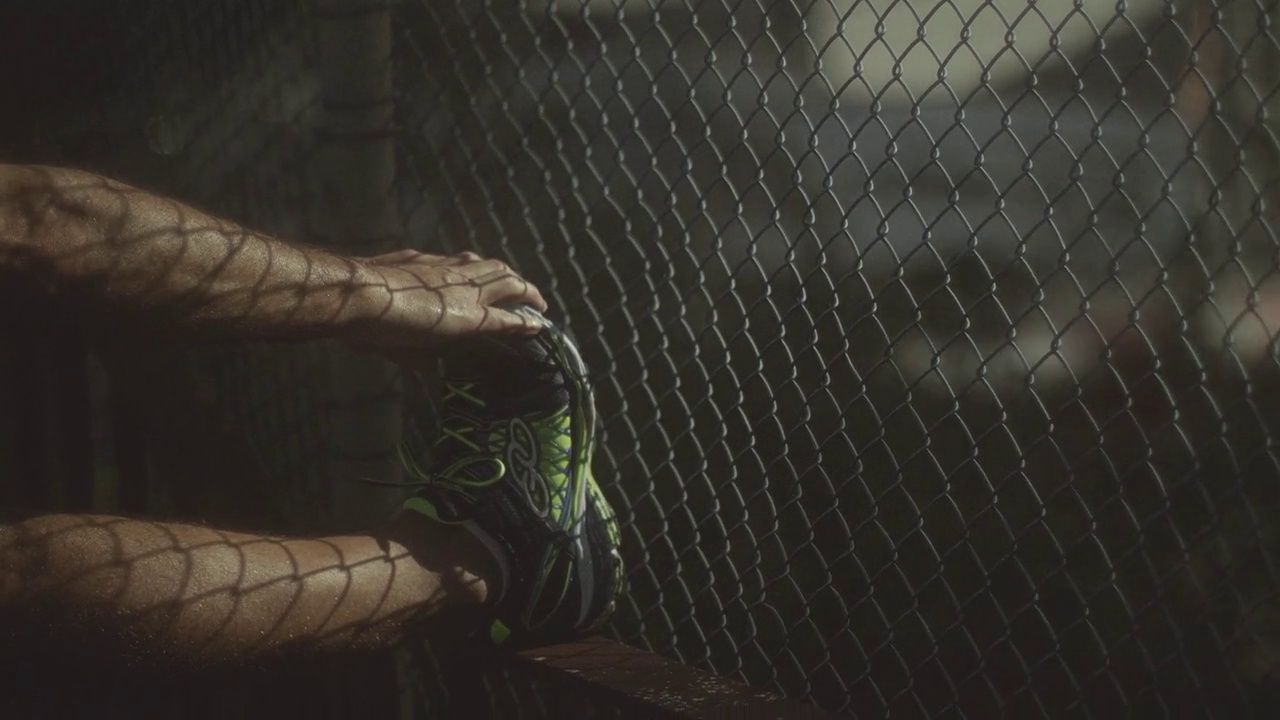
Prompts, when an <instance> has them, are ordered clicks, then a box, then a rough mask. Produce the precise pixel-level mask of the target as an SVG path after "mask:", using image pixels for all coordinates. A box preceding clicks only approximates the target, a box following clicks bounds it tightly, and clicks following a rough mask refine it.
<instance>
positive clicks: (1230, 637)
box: [0, 0, 1280, 717]
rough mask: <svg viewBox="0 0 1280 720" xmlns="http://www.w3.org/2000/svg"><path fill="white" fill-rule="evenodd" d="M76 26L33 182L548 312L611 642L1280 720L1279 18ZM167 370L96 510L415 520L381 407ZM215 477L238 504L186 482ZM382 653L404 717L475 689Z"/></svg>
mask: <svg viewBox="0 0 1280 720" xmlns="http://www.w3.org/2000/svg"><path fill="white" fill-rule="evenodd" d="M78 5H79V4H78V3H70V2H65V0H63V1H60V2H53V3H48V5H47V8H48V9H45V10H40V11H38V12H37V11H32V12H35V13H36V14H40V13H44V14H43V15H42V16H41V17H39V18H37V19H36V21H38V22H39V23H44V25H43V26H42V27H47V28H56V27H64V28H81V29H82V32H81V33H80V34H75V33H72V34H70V35H67V34H64V35H62V36H60V39H58V43H61V44H57V43H55V46H54V48H53V49H51V50H46V52H47V54H48V56H49V58H50V59H49V60H48V61H49V62H52V63H54V64H55V65H56V66H57V67H60V68H62V72H64V73H65V74H66V77H67V78H75V79H76V82H75V83H72V84H70V85H67V84H64V85H62V86H56V85H55V86H46V85H44V84H43V83H42V84H40V85H38V86H36V85H33V86H31V87H18V88H17V90H20V91H21V93H18V94H25V96H26V97H28V98H31V97H36V98H44V99H45V100H47V101H48V102H47V103H46V104H48V105H49V107H50V108H52V109H50V110H48V114H47V115H38V116H31V117H32V118H35V119H30V118H28V119H27V120H24V118H23V116H22V115H21V114H13V113H6V114H5V115H6V117H5V118H3V119H0V122H3V123H5V124H6V126H7V128H8V129H6V131H5V134H4V135H5V137H4V139H0V146H4V145H7V146H9V148H8V150H7V152H8V153H9V155H10V158H9V159H22V160H28V159H29V160H39V161H45V162H52V161H58V162H70V163H75V164H79V165H85V166H89V167H92V168H93V169H96V170H99V171H102V172H107V173H112V174H117V175H121V176H123V177H125V178H126V179H130V180H133V181H135V182H140V183H142V184H144V185H149V186H151V187H156V188H160V189H163V190H165V191H166V192H170V193H172V194H175V195H178V196H180V197H182V198H184V199H188V200H192V201H195V202H197V203H200V204H202V205H204V206H205V207H209V208H210V209H213V210H215V211H218V212H221V213H225V214H228V215H231V216H233V217H235V218H236V219H238V220H242V221H245V222H249V223H251V224H254V225H255V226H257V227H262V228H264V229H267V230H270V231H272V232H275V233H278V234H280V235H282V236H285V237H290V238H298V239H305V240H309V241H311V242H318V243H326V244H330V245H334V246H337V247H340V248H343V249H345V250H348V251H351V252H359V253H365V254H371V253H372V252H375V251H377V250H379V249H381V248H386V247H396V246H403V245H406V244H408V245H413V246H415V247H421V248H431V249H447V250H450V251H458V250H463V249H470V250H475V251H477V252H480V253H481V254H485V255H494V256H500V257H504V258H507V259H509V260H510V261H511V262H512V264H513V265H515V266H517V267H518V268H519V269H520V270H521V271H522V272H523V273H524V274H525V275H526V276H527V277H529V278H530V279H531V280H533V281H534V282H535V283H536V284H538V285H539V286H540V287H541V288H542V289H543V290H544V292H545V293H546V294H547V296H548V298H549V299H550V300H551V302H552V305H553V307H554V309H555V312H556V313H557V314H558V315H559V316H560V317H562V318H564V319H566V320H567V322H568V324H569V325H570V326H571V327H572V329H573V330H574V331H575V333H576V334H577V336H578V337H579V339H580V340H581V342H582V344H583V349H584V352H585V354H586V356H587V358H588V361H589V363H590V365H591V367H592V369H593V372H594V373H595V383H596V387H597V393H598V400H597V401H598V405H599V407H600V410H601V412H602V415H603V418H604V425H603V438H602V442H601V446H600V454H599V456H598V458H597V464H596V467H595V470H596V475H597V477H598V478H600V479H601V480H602V481H603V484H604V487H605V492H606V494H607V495H608V497H609V498H610V500H611V501H613V502H614V503H615V505H616V507H617V509H618V511H619V513H620V516H621V518H622V520H623V522H624V524H625V530H624V543H625V546H624V548H623V552H624V556H625V558H626V560H627V563H628V568H629V575H628V582H629V592H628V595H627V597H626V600H625V602H623V603H622V605H621V607H620V610H619V613H618V616H617V617H616V619H615V621H614V623H613V625H612V626H611V632H612V633H613V634H615V635H616V636H617V637H619V638H620V639H622V640H625V641H627V642H629V643H632V644H636V645H639V646H643V647H646V648H649V649H652V650H656V651H658V652H661V653H663V654H666V655H670V656H673V657H676V658H678V659H680V660H682V661H684V662H687V663H690V664H694V665H697V666H701V667H705V668H708V669H711V670H714V671H715V672H718V673H722V674H728V675H735V676H739V677H741V678H743V679H745V680H747V681H748V682H750V683H752V684H754V685H758V686H762V687H768V688H772V689H775V690H779V691H782V692H784V693H785V694H787V695H790V696H795V697H804V698H808V699H810V700H811V701H812V702H813V703H815V704H817V705H818V706H820V707H822V708H824V709H827V710H830V711H834V712H838V713H849V714H867V715H871V716H878V715H882V714H887V713H895V714H907V715H915V714H926V715H941V714H947V713H951V712H960V713H963V714H967V715H974V716H988V715H992V714H996V713H1002V714H1008V715H1014V716H1019V717H1022V716H1036V715H1046V714H1060V713H1063V712H1077V713H1081V714H1100V715H1109V714H1112V713H1114V712H1116V711H1118V710H1119V709H1120V708H1128V709H1129V710H1130V711H1134V712H1142V713H1144V714H1145V713H1148V712H1151V713H1161V714H1182V713H1184V712H1186V711H1188V710H1190V709H1197V710H1198V711H1203V713H1204V714H1212V715H1223V716H1228V717H1236V716H1240V715H1242V714H1246V713H1255V714H1264V713H1266V712H1267V711H1268V710H1271V711H1274V709H1275V708H1276V707H1277V706H1278V705H1280V698H1278V697H1277V695H1276V691H1275V689H1274V688H1275V687H1276V679H1277V676H1278V675H1277V672H1278V670H1280V597H1278V594H1277V593H1278V592H1280V584H1278V580H1277V572H1276V567H1275V565H1276V562H1277V557H1276V552H1277V548H1278V546H1280V528H1278V527H1277V521H1276V510H1277V503H1278V502H1280V493H1278V492H1277V491H1278V489H1280V485H1278V483H1277V477H1278V476H1280V467H1278V459H1277V457H1276V454H1275V449H1274V447H1273V440H1272V437H1273V431H1274V430H1276V429H1280V428H1276V427H1275V426H1276V423H1277V422H1280V403H1277V402H1276V401H1275V398H1276V397H1277V396H1276V393H1277V392H1278V391H1280V366H1278V364H1277V355H1276V347H1275V335H1276V328H1277V325H1278V324H1280V285H1277V280H1276V279H1275V277H1274V273H1275V271H1276V269H1277V267H1278V266H1280V255H1278V254H1277V238H1276V235H1275V222H1276V208H1275V204H1276V202H1277V200H1278V199H1277V198H1276V196H1275V193H1276V191H1277V180H1278V179H1280V158H1278V157H1277V138H1276V136H1275V134H1274V128H1275V119H1274V112H1275V110H1276V109H1277V108H1276V100H1277V98H1276V92H1277V87H1278V83H1280V72H1278V71H1277V69H1276V68H1277V67H1280V45H1278V43H1277V39H1276V37H1275V35H1274V34H1273V32H1274V31H1273V27H1272V20H1273V18H1276V17H1277V12H1276V9H1275V6H1274V4H1273V3H1272V4H1259V3H1246V2H1243V1H1242V0H1227V1H1224V2H1210V1H1207V0H1171V1H1168V2H1161V1H1160V0H1131V1H1128V2H1122V3H1118V4H1117V3H1112V2H1103V1H1102V0H1074V1H1071V0H1039V2H1034V3H1027V2H1020V1H1019V0H988V1H986V2H982V1H980V0H946V1H943V2H925V1H924V0H898V1H896V2H891V1H889V0H883V1H882V0H773V1H769V0H684V1H683V2H672V1H668V0H572V1H570V0H563V1H559V0H527V1H526V2H520V3H515V2H497V1H496V0H486V1H484V2H481V1H479V0H400V1H399V2H395V3H392V4H383V3H380V2H364V1H363V0H361V1H357V0H333V1H332V2H322V3H318V4H316V3H310V2H301V1H297V2H274V1H270V0H236V2H205V1H200V0H192V1H189V2H181V3H163V4H162V3H150V2H139V1H138V0H131V1H130V2H125V3H117V4H115V5H114V6H113V7H112V8H111V9H110V10H108V9H99V10H95V11H93V12H88V11H86V10H85V8H81V7H78ZM60 13H61V14H60ZM86 14H87V16H88V17H87V19H86V17H85V16H86ZM76 18H79V19H76ZM36 21H33V22H36ZM90 30H92V32H90ZM58 48H62V49H61V50H59V49H58ZM95 48H96V49H95ZM60 53H62V54H60ZM14 55H15V57H17V56H18V53H14ZM37 57H44V56H42V55H39V54H37ZM100 57H111V58H118V60H119V61H118V62H115V63H110V64H108V63H103V62H101V60H100V59H99V60H96V61H95V60H93V59H94V58H100ZM67 87H71V88H75V89H77V91H76V92H74V93H68V92H65V89H66V88H67ZM60 88H61V89H60ZM15 92H16V91H15ZM47 117H57V118H59V121H58V122H57V123H50V122H48V121H47V119H46V118H47ZM24 123H25V124H24ZM37 125H38V126H39V127H36V126H37ZM352 197H354V198H357V199H356V200H354V201H348V202H346V204H345V205H343V207H345V208H346V209H345V210H342V209H338V210H335V209H334V204H335V202H337V201H338V200H341V199H342V198H352ZM335 199H336V200H335ZM353 206H354V209H352V207H353ZM94 363H95V364H94V365H92V366H91V369H93V368H96V367H97V364H96V363H97V361H96V360H95V361H94ZM104 364H105V365H107V366H110V365H111V362H110V359H109V358H108V359H107V360H105V361H104ZM156 366H157V367H159V368H160V369H159V370H156V367H148V368H146V369H143V370H139V369H137V368H134V369H133V370H132V371H123V372H111V373H108V374H110V375H112V378H111V382H112V383H114V387H116V388H117V390H116V392H117V393H119V392H120V390H119V388H126V389H128V388H131V387H132V388H134V389H137V390H138V392H139V393H143V391H144V389H145V388H143V386H149V385H150V386H156V385H158V386H159V387H160V388H161V390H159V391H157V390H155V388H154V387H152V394H153V395H164V396H166V397H168V398H169V399H168V400H167V402H169V403H170V404H171V405H176V404H181V405H182V406H183V407H182V412H181V413H166V412H164V410H163V408H164V407H165V406H164V405H163V402H164V401H163V400H157V401H156V402H157V403H160V404H159V405H156V403H152V405H151V406H149V407H150V410H149V411H148V412H150V413H152V415H153V416H154V417H153V418H152V420H151V421H150V423H151V424H150V425H149V426H148V427H151V428H152V429H151V430H149V431H147V432H143V433H141V434H142V435H144V436H147V437H149V438H150V445H149V448H150V449H149V450H147V452H146V453H143V454H144V455H146V456H147V458H149V459H144V460H138V461H135V462H134V466H136V467H135V470H134V475H137V474H138V473H142V472H143V471H141V470H137V468H139V467H141V468H144V469H145V468H149V469H150V470H149V472H150V475H149V476H148V477H150V478H151V481H150V482H149V483H148V484H145V485H144V487H143V490H141V491H139V490H138V489H137V487H138V485H137V483H136V482H135V483H133V484H130V483H129V482H126V481H124V480H120V479H119V478H118V477H117V474H119V475H120V477H125V476H128V475H129V472H130V471H129V470H128V468H126V469H125V470H121V471H119V473H117V471H116V470H112V471H110V472H106V471H103V470H101V469H99V471H98V473H99V477H98V482H97V485H96V487H97V488H98V489H97V490H95V493H96V495H95V498H96V499H95V501H94V503H95V506H96V507H99V508H105V509H111V508H113V507H125V508H126V509H130V510H136V511H142V510H150V511H165V510H170V511H174V510H176V511H183V512H193V511H196V510H198V512H199V514H200V515H201V516H202V517H205V518H206V519H209V520H219V519H225V520H232V519H234V520H236V521H240V522H246V521H249V522H254V523H259V524H267V525H271V526H273V527H287V528H293V529H299V530H317V529H328V528H332V527H357V526H360V525H361V524H362V523H368V522H369V521H370V519H371V518H376V517H378V516H380V514H382V513H385V512H386V509H387V508H388V507H392V506H394V503H395V498H394V497H390V496H376V497H375V496H370V495H367V494H365V493H367V492H368V491H367V489H365V488H357V489H353V488H352V487H351V485H350V484H349V483H347V482H345V481H344V480H343V479H342V478H343V477H347V476H350V475H351V474H353V473H355V472H357V470H358V472H360V473H361V474H364V475H376V474H387V473H392V474H393V473H394V472H395V470H394V468H393V467H392V466H391V465H390V464H387V463H386V462H385V461H386V459H387V458H389V457H391V455H390V454H389V453H390V451H389V448H394V445H395V442H396V441H397V440H398V433H399V429H398V421H397V418H399V416H400V414H401V412H402V409H403V408H402V406H403V401H402V398H401V394H400V389H399V381H398V379H397V377H396V376H395V374H394V372H391V371H390V370H389V369H387V368H385V367H383V366H379V365H376V364H364V363H363V362H362V361H361V360H360V359H358V358H353V357H349V356H348V355H346V354H344V351H342V350H341V349H338V348H330V347H326V346H319V345H301V346H296V347H290V348H279V347H269V346H252V347H247V348H220V349H212V350H210V349H200V350H180V351H173V352H172V353H171V354H169V355H165V356H163V362H161V361H157V362H156ZM93 372H94V373H98V372H99V371H97V370H94V371H93ZM130 372H132V373H133V375H134V378H133V381H132V384H131V381H130V379H129V378H130ZM99 374H101V373H99ZM91 375H93V373H91ZM138 376H140V377H138ZM93 377H98V376H97V375H93ZM157 377H164V378H169V379H170V380H169V382H168V384H164V383H157V381H156V378H157ZM95 382H97V383H98V384H99V385H101V384H103V383H105V382H106V381H104V380H102V379H101V378H99V379H98V380H96V381H95ZM93 397H97V396H96V395H95V396H93ZM174 398H177V399H176V400H175V399H174ZM192 398H194V401H192V400H191V399H192ZM104 403H105V404H104ZM91 404H92V403H91ZM99 404H102V405H103V407H102V408H99V409H98V410H96V411H95V412H96V413H97V415H99V416H102V417H100V418H99V420H100V424H104V425H111V424H113V423H114V424H115V425H117V426H118V425H120V423H121V422H122V421H121V415H120V413H114V414H113V412H112V411H111V407H112V406H111V403H110V402H108V401H103V403H99ZM95 407H97V405H95ZM157 407H159V408H160V409H159V410H157V409H156V408H157ZM104 408H105V409H104ZM144 415H145V413H144ZM178 415H181V416H182V417H184V418H188V419H187V420H185V421H184V422H182V423H176V424H175V423H174V422H173V418H174V417H175V416H178ZM125 417H126V419H127V417H128V415H127V413H126V415H125ZM139 422H142V424H144V425H146V424H147V423H146V421H145V418H144V420H143V421H139ZM156 426H165V427H161V428H160V429H156ZM352 428H357V429H356V430H352ZM362 428H363V429H364V430H361V429H362ZM370 428H372V429H370ZM178 436H182V437H193V436H199V437H201V438H203V442H204V443H206V444H207V445H208V447H204V446H199V447H198V446H197V444H193V443H192V442H187V443H185V444H176V445H175V444H173V443H170V442H167V441H165V440H164V438H166V437H178ZM116 437H117V440H116V441H114V442H115V445H114V447H110V448H108V450H107V451H103V452H106V453H107V454H110V455H111V456H112V457H111V458H109V459H108V460H109V462H108V461H107V460H102V461H101V462H98V464H97V465H96V467H99V468H101V467H105V466H108V465H110V466H111V467H115V466H116V465H121V464H122V463H123V464H125V465H128V462H127V461H128V459H129V458H131V457H133V454H131V450H130V448H131V445H130V444H129V442H128V439H129V438H130V437H132V436H130V435H129V434H128V433H124V434H119V433H117V436H116ZM120 438H124V440H123V441H122V440H120ZM108 445H110V443H108ZM228 448H231V450H228ZM99 454H102V453H99ZM200 456H218V457H220V462H221V465H217V466H214V467H218V468H222V469H225V467H226V464H227V463H233V464H235V463H238V465H237V467H239V468H241V469H246V470H245V472H242V473H240V474H238V475H236V477H237V478H239V479H238V480H237V482H239V483H240V484H241V485H243V487H242V488H241V490H242V492H237V493H236V494H231V493H228V492H226V488H225V485H223V484H220V483H225V482H226V473H225V472H222V471H219V472H216V473H215V472H210V473H208V475H209V477H207V478H205V479H204V481H202V482H196V483H185V484H181V485H179V483H177V482H176V481H175V482H173V483H172V485H171V486H170V485H168V484H165V483H164V482H162V481H161V478H164V477H168V476H170V475H175V476H176V474H182V473H184V472H185V473H187V474H190V473H191V468H190V466H191V464H192V462H191V458H192V457H200ZM166 458H167V460H166ZM99 459H100V460H101V458H99ZM112 463H115V464H114V465H112ZM104 473H105V475H104ZM143 474H146V473H143ZM122 488H123V489H122ZM129 488H134V489H132V490H130V489H129ZM357 490H358V492H359V493H361V496H360V497H359V498H356V497H355V496H354V495H353V493H354V492H356V491H357ZM246 497H248V498H252V499H253V502H252V503H248V504H251V505H252V506H253V513H251V517H248V516H246V512H247V511H246V509H245V507H244V506H245V505H246V502H245V498H246ZM130 498H133V499H132V500H130ZM396 662H397V667H398V668H399V672H400V675H401V677H402V678H403V679H404V682H402V683H401V687H400V692H401V693H402V695H403V697H402V702H403V705H404V706H405V707H417V708H421V707H423V706H424V705H425V704H427V703H429V702H434V701H432V700H431V698H438V697H440V696H441V695H442V694H447V690H446V689H444V688H438V687H434V685H437V684H438V682H437V681H436V680H435V679H434V678H437V677H438V676H439V673H438V672H437V670H438V668H436V666H435V665H434V664H433V662H432V661H431V660H430V659H429V656H423V657H419V656H418V654H414V655H413V657H409V656H405V657H402V658H400V659H399V660H398V661H396ZM497 685H501V686H503V687H496V686H495V687H491V690H492V691H493V692H492V693H491V694H492V696H493V697H494V698H495V700H494V702H495V703H498V705H500V704H501V702H502V701H501V698H502V697H508V696H509V697H512V698H519V697H522V694H521V691H520V690H518V689H516V688H512V687H510V686H506V684H505V683H502V682H499V683H497ZM516 704H527V703H519V702H516ZM495 707H497V705H495ZM494 712H499V711H498V710H496V709H495V710H494Z"/></svg>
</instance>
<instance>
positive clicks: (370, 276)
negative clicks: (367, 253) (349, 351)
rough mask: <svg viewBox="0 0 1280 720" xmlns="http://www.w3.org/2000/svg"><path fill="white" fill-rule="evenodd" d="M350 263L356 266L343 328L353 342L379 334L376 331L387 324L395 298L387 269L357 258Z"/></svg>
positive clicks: (353, 268) (344, 309)
mask: <svg viewBox="0 0 1280 720" xmlns="http://www.w3.org/2000/svg"><path fill="white" fill-rule="evenodd" d="M348 262H350V263H352V274H351V286H352V291H351V293H350V295H349V297H348V299H347V303H346V305H345V306H344V308H343V317H342V322H341V325H342V327H343V328H344V331H345V334H346V335H347V336H348V337H349V338H350V339H359V338H362V337H367V336H369V335H371V334H376V333H375V332H374V329H375V328H377V327H378V326H380V325H382V324H385V322H386V321H387V318H388V316H389V315H390V314H391V306H392V302H393V300H394V297H395V296H394V293H393V292H392V289H391V283H390V282H389V280H388V278H387V276H386V273H385V271H384V270H383V269H381V268H377V267H374V266H373V265H370V264H368V263H366V262H364V261H363V260H359V259H355V258H352V259H349V260H348Z"/></svg>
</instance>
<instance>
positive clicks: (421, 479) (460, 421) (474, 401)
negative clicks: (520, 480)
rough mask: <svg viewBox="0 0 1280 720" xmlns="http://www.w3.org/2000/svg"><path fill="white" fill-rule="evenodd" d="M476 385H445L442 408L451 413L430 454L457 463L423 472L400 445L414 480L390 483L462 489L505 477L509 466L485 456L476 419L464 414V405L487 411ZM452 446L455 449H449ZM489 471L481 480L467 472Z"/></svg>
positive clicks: (466, 383)
mask: <svg viewBox="0 0 1280 720" xmlns="http://www.w3.org/2000/svg"><path fill="white" fill-rule="evenodd" d="M475 385H476V384H475V383H473V382H446V383H445V386H444V395H443V397H441V405H443V406H444V407H445V408H447V409H449V410H450V411H449V412H448V413H447V414H446V415H445V418H444V421H443V422H442V424H441V427H440V436H439V437H438V438H436V440H435V442H434V443H432V445H431V447H430V449H429V451H428V453H429V455H430V456H431V457H449V456H455V459H454V460H453V461H452V462H450V463H449V464H448V465H446V466H445V467H444V468H441V469H439V470H428V469H426V468H423V467H422V465H421V463H419V462H418V460H417V459H416V458H414V457H413V454H412V453H411V452H409V450H408V448H407V447H406V445H405V444H404V443H401V445H400V449H399V454H400V461H401V463H402V464H403V465H404V468H405V471H406V473H407V474H408V475H409V476H410V477H411V478H413V480H409V481H405V482H395V483H390V484H394V485H397V486H413V487H421V486H425V485H433V484H436V483H440V482H448V483H455V484H463V485H477V484H486V483H488V482H492V481H493V480H496V479H498V478H500V477H502V475H503V474H504V473H506V465H505V463H503V462H502V460H501V459H499V458H496V457H493V456H492V455H489V454H487V453H486V451H485V449H484V448H483V447H482V446H481V445H480V444H479V443H478V442H476V440H475V439H474V437H475V435H476V434H477V432H478V431H479V429H480V428H479V424H478V422H477V421H476V419H475V418H474V416H472V415H470V414H468V413H466V412H464V411H461V410H459V409H458V407H459V406H460V405H462V404H464V403H465V404H467V405H473V406H475V407H479V408H484V407H486V405H485V402H484V400H482V399H481V398H480V397H479V396H478V395H476V393H475V391H474V388H475ZM450 445H452V446H453V447H450ZM480 466H484V467H486V468H487V469H488V470H489V471H490V472H489V473H488V474H486V475H482V476H480V477H475V476H471V475H467V474H466V473H465V472H464V471H465V470H467V469H469V468H473V467H480Z"/></svg>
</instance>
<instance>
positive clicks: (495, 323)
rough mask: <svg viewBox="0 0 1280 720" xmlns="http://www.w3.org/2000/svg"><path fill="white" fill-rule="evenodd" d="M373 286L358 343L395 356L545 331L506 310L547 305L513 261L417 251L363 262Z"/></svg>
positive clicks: (368, 287)
mask: <svg viewBox="0 0 1280 720" xmlns="http://www.w3.org/2000/svg"><path fill="white" fill-rule="evenodd" d="M358 262H359V263H360V264H361V266H362V268H363V269H364V270H366V271H367V272H366V275H367V277H368V280H367V281H366V282H365V283H364V285H365V288H364V291H362V293H361V297H362V298H363V299H362V300H360V301H359V302H361V303H363V305H364V307H363V309H362V311H361V312H360V313H359V316H360V318H361V319H360V321H359V322H357V323H355V324H354V325H353V326H352V333H351V337H350V338H349V339H350V340H351V341H352V342H354V343H356V344H357V345H360V346H364V347H368V348H369V349H372V350H376V351H379V352H383V353H388V354H392V355H395V354H398V353H397V351H400V350H413V349H421V348H430V347H434V346H438V345H439V344H441V343H442V342H447V341H449V340H451V339H456V338H460V337H465V336H467V335H474V334H477V333H498V334H504V333H505V334H523V335H533V334H536V333H537V332H538V330H539V329H540V326H539V325H537V324H536V323H534V322H532V321H530V320H529V319H527V318H525V317H522V316H520V315H517V314H515V313H512V312H509V311H507V310H504V309H502V306H513V305H519V304H527V305H531V306H533V307H534V308H536V309H537V310H538V311H539V312H546V310H547V301H546V300H544V299H543V298H542V293H540V292H538V289H537V288H536V287H534V286H533V285H532V284H531V283H530V282H529V281H527V280H525V279H523V278H521V277H520V276H519V275H517V274H516V273H515V271H513V270H512V269H511V268H510V267H508V266H507V264H506V263H504V262H502V261H500V260H486V259H484V258H482V257H480V256H479V255H476V254H475V253H471V252H464V253H461V254H459V255H450V256H442V255H428V254H426V253H420V252H417V251H415V250H400V251H398V252H393V253H389V254H386V255H379V256H377V257H372V258H364V259H362V260H359V261H358Z"/></svg>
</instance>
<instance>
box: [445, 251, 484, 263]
mask: <svg viewBox="0 0 1280 720" xmlns="http://www.w3.org/2000/svg"><path fill="white" fill-rule="evenodd" d="M452 257H454V258H455V259H458V260H461V261H463V262H479V261H480V260H483V259H484V258H482V257H480V256H479V255H477V254H475V253H473V252H471V251H470V250H463V251H462V252H460V253H458V254H456V255H453V256H452Z"/></svg>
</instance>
